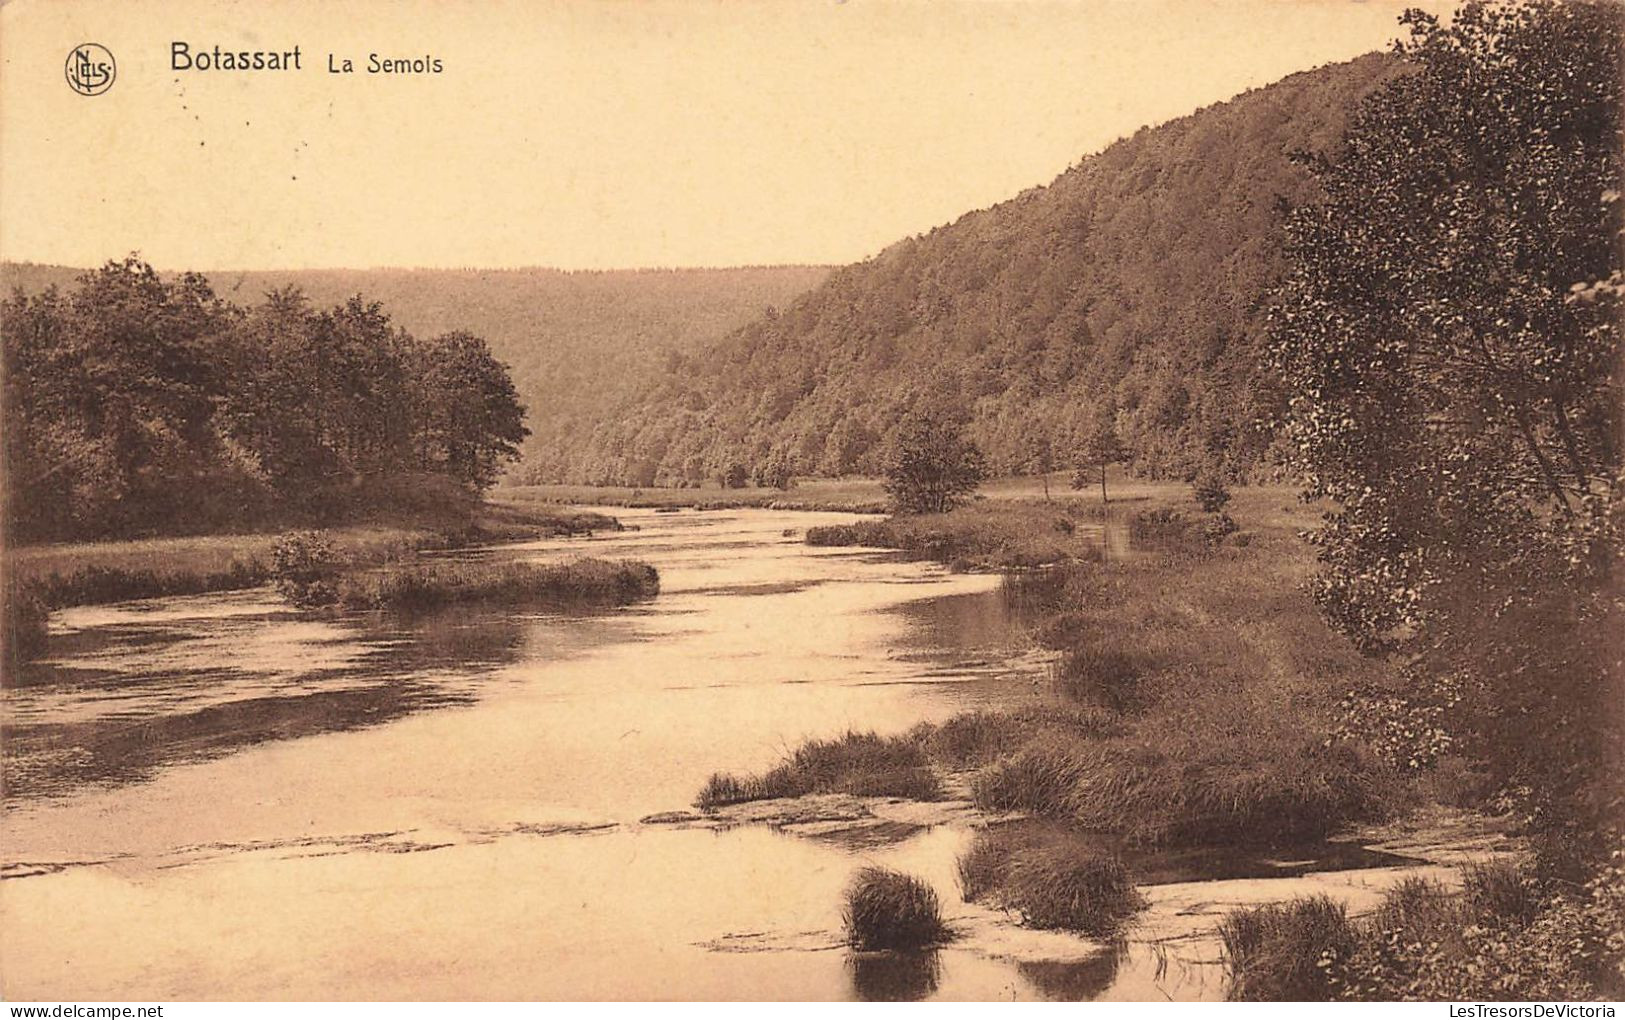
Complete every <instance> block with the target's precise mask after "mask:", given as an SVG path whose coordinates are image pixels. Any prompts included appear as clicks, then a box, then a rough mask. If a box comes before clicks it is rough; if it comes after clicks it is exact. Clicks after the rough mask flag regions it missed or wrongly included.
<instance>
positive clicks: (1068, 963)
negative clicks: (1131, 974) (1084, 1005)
mask: <svg viewBox="0 0 1625 1020" xmlns="http://www.w3.org/2000/svg"><path fill="white" fill-rule="evenodd" d="M1127 955H1128V943H1126V942H1123V941H1117V942H1114V943H1112V944H1111V945H1110V946H1109V947H1107V949H1106V951H1105V952H1102V953H1099V954H1097V955H1095V956H1091V957H1089V958H1088V959H1086V960H1026V961H1022V962H1020V963H1018V964H1016V970H1017V971H1019V972H1020V973H1021V976H1022V977H1024V978H1026V979H1027V980H1028V981H1029V982H1031V983H1032V986H1033V987H1034V988H1036V989H1037V990H1038V993H1039V994H1040V995H1042V996H1043V997H1044V998H1046V999H1050V1000H1052V1001H1055V1002H1089V1001H1091V1000H1093V999H1095V998H1097V997H1099V996H1100V995H1101V993H1103V992H1105V991H1106V989H1108V988H1110V987H1111V986H1112V982H1113V981H1115V980H1117V971H1118V968H1119V967H1120V966H1122V963H1123V959H1124V957H1126V956H1127Z"/></svg>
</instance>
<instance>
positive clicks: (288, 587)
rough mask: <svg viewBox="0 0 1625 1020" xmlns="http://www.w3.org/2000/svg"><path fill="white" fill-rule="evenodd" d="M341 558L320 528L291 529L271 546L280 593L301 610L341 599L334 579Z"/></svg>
mask: <svg viewBox="0 0 1625 1020" xmlns="http://www.w3.org/2000/svg"><path fill="white" fill-rule="evenodd" d="M338 568H339V564H338V557H337V556H336V555H335V554H334V552H333V545H332V543H331V542H329V541H328V539H327V536H326V535H324V534H323V533H321V532H319V531H290V532H288V533H287V534H285V535H282V536H280V537H279V538H277V540H276V545H274V546H272V548H271V577H272V579H273V580H274V581H275V582H276V589H277V592H278V593H279V594H281V596H282V597H283V598H285V599H287V600H288V601H289V602H292V603H293V604H294V605H296V606H298V607H300V608H301V609H308V608H313V607H316V606H327V605H332V604H333V603H334V602H337V601H338V591H337V589H335V588H334V587H333V578H334V577H335V575H336V574H337V573H338Z"/></svg>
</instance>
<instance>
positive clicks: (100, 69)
mask: <svg viewBox="0 0 1625 1020" xmlns="http://www.w3.org/2000/svg"><path fill="white" fill-rule="evenodd" d="M65 71H66V74H67V76H68V86H69V87H70V88H72V89H73V90H74V91H75V92H77V93H79V94H80V95H81V96H99V95H101V94H102V93H103V92H106V91H107V90H108V89H110V88H112V87H113V79H114V77H116V76H117V75H118V65H117V64H115V63H114V62H113V54H111V53H109V52H108V50H107V47H106V46H103V45H101V44H100V43H82V44H80V45H78V46H75V47H74V48H73V52H72V53H69V54H68V63H67V67H66V68H65Z"/></svg>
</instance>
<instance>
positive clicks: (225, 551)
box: [0, 500, 622, 667]
mask: <svg viewBox="0 0 1625 1020" xmlns="http://www.w3.org/2000/svg"><path fill="white" fill-rule="evenodd" d="M621 527H622V526H621V523H620V522H619V521H618V520H616V519H615V518H614V517H610V516H608V515H605V514H599V513H594V512H591V511H583V510H575V509H568V508H561V507H552V506H543V505H528V504H518V503H512V502H507V501H495V500H487V501H483V502H480V503H477V504H471V505H468V506H461V507H455V508H452V510H451V511H447V510H444V509H435V510H429V511H426V512H424V513H420V514H402V513H397V514H393V515H390V516H388V517H387V518H384V519H380V520H375V521H371V522H367V523H360V524H350V525H345V526H341V527H335V528H330V529H323V530H322V531H321V535H322V539H323V541H324V542H325V545H326V548H327V549H328V550H329V551H330V554H331V557H332V560H333V562H334V563H335V564H341V565H342V566H343V568H344V569H345V570H349V571H363V570H368V569H371V568H374V567H378V566H380V565H382V564H385V563H390V562H395V561H409V560H411V559H413V558H415V557H416V556H417V554H419V553H422V552H427V551H434V550H445V549H456V548H463V547H467V546H471V545H483V544H489V543H494V542H512V541H522V540H533V539H544V538H553V537H560V536H565V537H569V536H578V535H592V534H593V533H595V532H599V531H618V530H620V529H621ZM285 534H287V533H286V532H282V531H263V532H251V533H244V534H229V535H187V536H178V537H165V538H144V539H127V540H119V541H106V542H72V543H51V544H41V545H30V546H22V547H19V548H14V549H6V550H5V554H4V559H3V561H0V563H3V568H4V591H5V607H4V635H5V644H6V647H7V652H6V662H7V664H8V667H9V666H10V665H14V664H15V663H17V662H20V661H23V660H25V659H27V658H29V657H31V656H32V655H33V654H35V653H37V652H38V651H39V649H40V648H41V646H42V645H43V642H44V635H45V623H46V618H47V616H48V615H49V614H50V613H51V612H53V611H56V610H60V609H66V608H69V607H72V606H87V605H97V604H103V603H111V602H124V601H128V600H131V599H143V598H156V597H161V596H167V595H201V594H205V593H208V592H224V591H237V590H241V589H245V588H254V587H258V586H260V585H263V584H267V583H270V581H271V580H272V579H273V577H274V575H275V572H276V556H277V547H278V543H279V542H281V541H282V540H283V536H284V535H285Z"/></svg>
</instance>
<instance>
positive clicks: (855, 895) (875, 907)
mask: <svg viewBox="0 0 1625 1020" xmlns="http://www.w3.org/2000/svg"><path fill="white" fill-rule="evenodd" d="M842 921H843V923H844V926H845V929H846V941H847V944H848V945H850V946H851V947H852V948H853V949H857V950H863V951H872V950H887V949H892V950H908V949H923V948H925V947H927V946H934V945H939V944H941V943H943V942H946V941H948V940H949V939H950V938H951V937H952V933H951V932H950V930H949V929H948V926H947V925H946V924H944V923H943V920H942V911H941V908H940V906H939V905H938V903H937V894H936V891H935V890H933V889H932V888H931V887H930V886H929V885H927V884H926V883H925V882H923V881H921V880H920V879H918V878H915V877H914V876H913V875H907V874H904V873H903V872H900V871H893V870H891V869H889V868H876V867H869V868H864V869H862V870H861V871H859V872H858V873H857V875H856V876H854V877H853V879H852V883H851V885H849V886H848V887H847V890H846V906H845V909H844V910H843V911H842Z"/></svg>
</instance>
